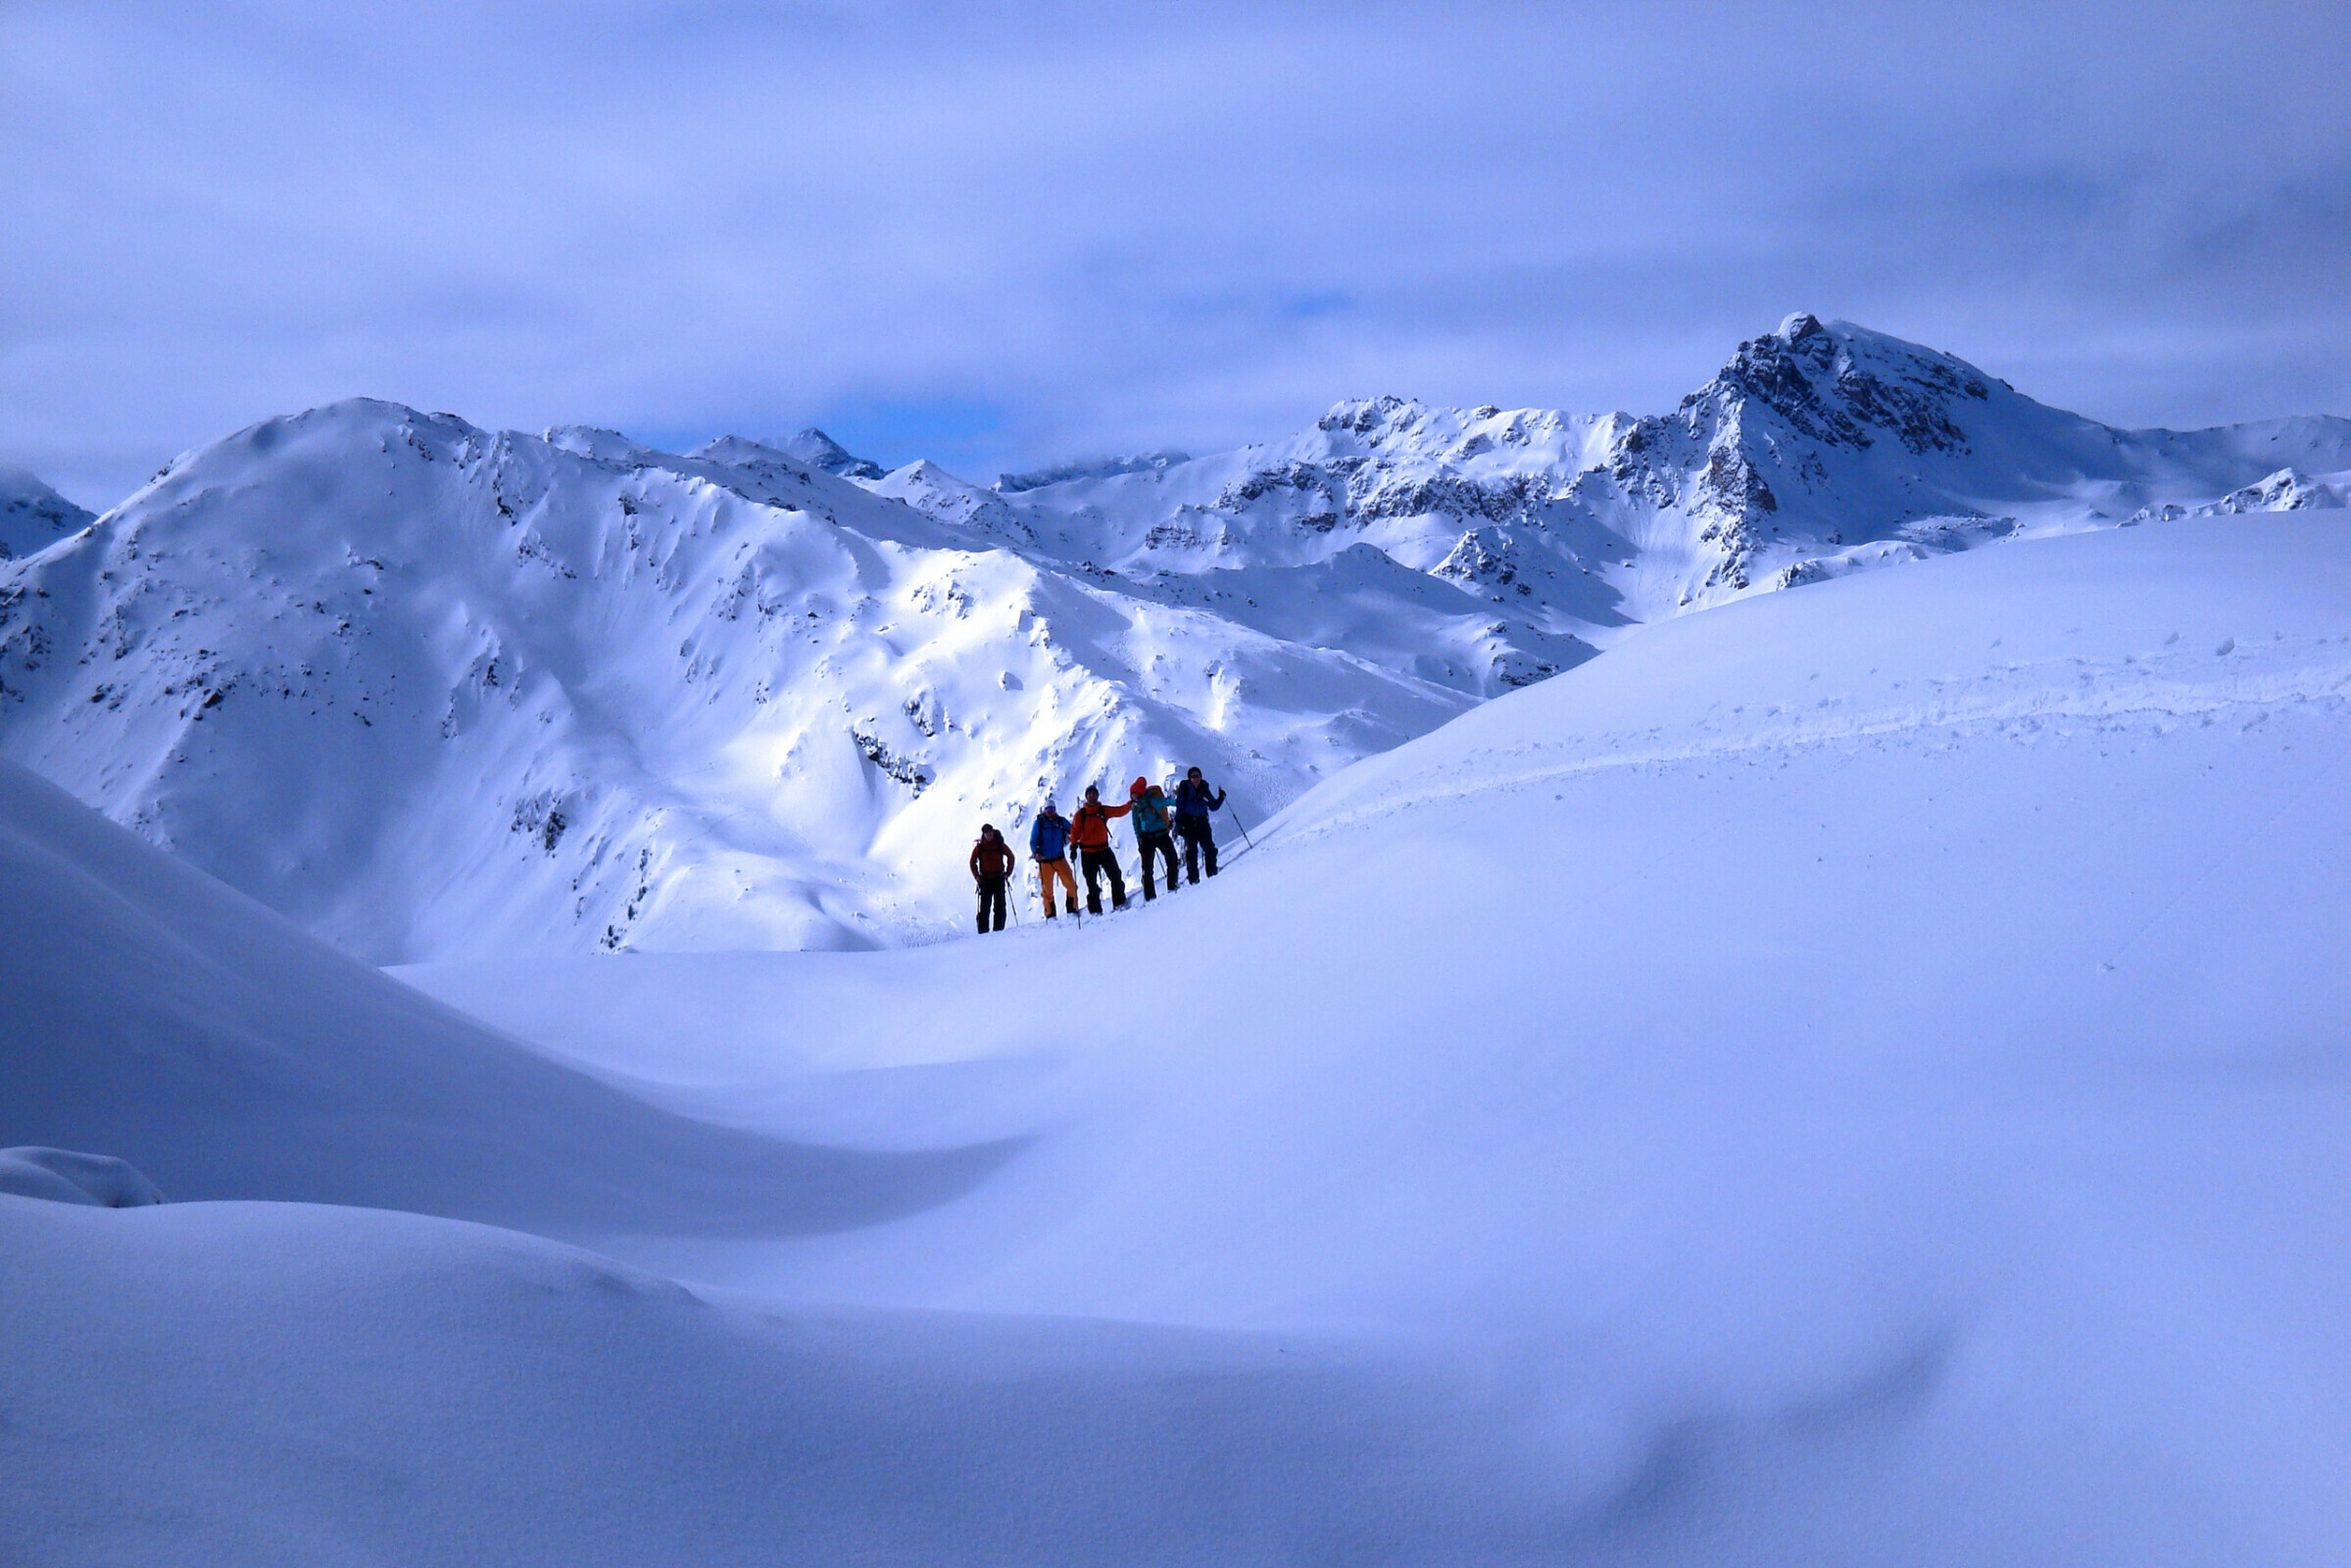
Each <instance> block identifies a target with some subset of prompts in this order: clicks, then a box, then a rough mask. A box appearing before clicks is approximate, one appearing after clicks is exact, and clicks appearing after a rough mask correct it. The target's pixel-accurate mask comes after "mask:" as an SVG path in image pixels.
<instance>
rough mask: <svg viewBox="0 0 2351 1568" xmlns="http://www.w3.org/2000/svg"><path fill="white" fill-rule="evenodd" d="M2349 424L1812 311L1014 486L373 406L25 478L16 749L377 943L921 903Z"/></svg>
mask: <svg viewBox="0 0 2351 1568" xmlns="http://www.w3.org/2000/svg"><path fill="white" fill-rule="evenodd" d="M2347 470H2351V421H2345V420H2341V419H2330V418H2308V419H2289V420H2280V421H2273V422H2271V423H2266V424H2259V425H2242V426H2234V427H2230V428H2229V429H2224V430H2213V431H2202V432H2194V433H2187V434H2180V433H2175V432H2169V431H2135V432H2133V431H2118V430H2112V429H2109V428H2107V427H2105V426H2102V425H2098V424H2095V423H2093V422H2091V421H2089V420H2086V419H2083V418H2081V417H2077V416H2073V415H2069V414H2063V413H2060V412H2058V411H2056V410H2052V409H2048V408H2045V407H2043V406H2041V405H2039V404H2037V403H2034V402H2033V401H2032V400H2031V399H2029V398H2026V397H2024V396H2022V395H2021V394H2019V393H2017V392H2015V391H2013V390H2012V389H2010V388H2009V387H2007V386H2006V385H2005V384H2004V383H2002V382H1999V381H1998V380H1996V379H1994V378H1992V377H1990V376H1988V375H1985V374H1984V373H1983V372H1981V371H1979V370H1977V369H1975V368H1972V367H1970V366H1967V365H1965V364H1964V363H1962V362H1960V361H1958V360H1955V359H1952V358H1950V357H1948V356H1946V355H1941V354H1937V353H1935V352H1933V351H1930V350H1926V349H1921V348H1917V347H1915V346H1912V345H1909V344H1905V343H1901V342H1898V341H1896V340H1894V339H1891V338H1887V337H1885V336H1883V335H1881V334H1878V333H1874V332H1869V331H1866V330H1864V329H1862V328H1858V327H1852V326H1847V325H1843V324H1824V323H1822V322H1820V321H1818V320H1816V319H1813V318H1811V317H1808V316H1797V317H1792V318H1790V319H1788V321H1787V322H1785V323H1783V325H1782V326H1781V328H1780V329H1779V330H1778V331H1777V332H1775V333H1772V334H1770V335H1768V336H1766V337H1763V338H1759V339H1756V340H1754V341H1752V342H1748V343H1743V344H1741V345H1739V349H1738V351H1737V352H1736V353H1735V354H1734V355H1733V356H1732V358H1731V360H1730V362H1729V363H1728V364H1727V365H1726V366H1725V367H1724V368H1723V370H1722V371H1721V372H1720V373H1719V374H1718V375H1716V376H1715V377H1714V378H1713V379H1712V380H1711V381H1709V382H1708V384H1707V385H1706V386H1705V387H1703V388H1701V389H1700V390H1699V391H1697V392H1696V393H1693V394H1692V395H1691V396H1690V398H1688V399H1686V400H1684V403H1683V405H1682V407H1681V408H1680V409H1679V410H1677V411H1676V412H1675V413H1674V414H1671V415H1667V416H1662V417H1646V418H1635V417H1630V416H1626V415H1607V416H1584V415H1568V414H1559V413H1547V412H1540V411H1517V412H1512V413H1505V412H1503V411H1501V410H1498V409H1494V408H1479V409H1470V410H1459V409H1436V408H1428V407H1424V406H1422V405H1420V404H1417V403H1410V402H1404V401H1400V400H1397V399H1394V398H1382V399H1378V400H1374V401H1363V402H1351V403H1344V404H1341V405H1340V406H1339V407H1337V408H1336V409H1334V410H1333V411H1332V412H1331V414H1330V415H1329V416H1327V417H1324V418H1323V419H1322V420H1320V421H1319V422H1318V423H1317V424H1316V425H1315V427H1314V428H1312V429H1311V430H1308V431H1305V432H1303V433H1301V434H1299V435H1298V436H1296V437H1294V438H1292V439H1291V440H1289V441H1286V442H1282V443H1278V444H1275V445H1271V446H1255V447H1249V448H1245V449H1242V450H1241V451H1238V452H1230V453H1224V454H1219V455H1212V456H1207V457H1200V458H1192V457H1187V456H1186V455H1185V454H1182V453H1177V452H1160V453H1152V454H1147V455H1143V456H1138V457H1131V458H1125V459H1121V460H1117V461H1113V462H1106V463H1101V464H1093V465H1072V466H1063V467H1059V468H1052V469H1045V470H1040V471H1037V472H1033V473H1027V474H1018V475H1006V476H1004V478H1003V479H1002V480H1001V481H1000V482H999V483H998V484H996V485H994V486H982V485H976V484H973V483H970V482H968V481H966V480H963V479H961V478H958V477H957V476H955V475H954V474H951V473H949V472H947V471H946V470H944V469H942V468H940V467H938V466H936V465H933V464H928V463H915V464H910V465H907V466H904V467H901V468H899V469H898V470H896V471H894V472H890V473H887V474H885V473H882V472H880V471H879V470H878V469H877V468H876V467H875V466H873V465H870V464H867V463H865V462H863V461H862V460H859V459H857V458H856V457H855V456H854V455H852V454H850V453H849V452H847V451H846V450H844V449H843V448H842V447H841V446H840V445H839V444H838V443H836V442H834V441H832V440H831V439H830V438H829V437H827V436H825V435H824V434H823V433H822V432H821V431H814V430H809V431H803V432H802V433H801V434H800V435H798V436H795V437H792V438H790V440H788V441H785V442H783V443H781V444H778V445H769V444H764V443H760V442H755V441H749V440H745V439H742V438H739V437H732V436H730V437H725V438H722V439H720V440H717V441H713V442H711V443H710V444H709V445H707V446H705V447H703V448H700V449H699V450H697V451H696V452H694V453H691V454H684V455H681V454H673V453H665V452H659V451H655V450H653V449H650V448H647V447H645V446H642V445H640V444H638V443H636V442H634V441H631V440H629V439H628V438H626V437H624V436H620V435H617V434H614V433H612V432H609V431H597V430H588V429H563V430H554V431H549V432H547V433H546V434H545V435H543V436H536V437H533V436H525V435H519V434H514V433H496V432H491V431H486V430H481V429H477V428H475V427H474V426H472V425H469V424H467V423H465V421H464V420H462V419H458V418H456V417H451V416H446V415H423V414H419V413H416V411H414V410H410V409H405V408H400V407H397V406H394V405H389V404H382V403H370V402H352V403H345V404H338V405H334V406H332V407H329V408H325V409H320V410H315V411H313V412H311V413H309V414H305V415H301V416H296V417H288V418H282V419H273V420H269V421H267V422H265V423H263V424H259V425H256V426H254V427H252V428H251V429H248V430H245V431H241V432H239V433H238V434H236V435H234V436H231V437H229V438H228V439H226V440H224V441H221V442H219V443H216V444H215V445H213V446H211V447H207V448H205V449H203V450H201V451H199V452H196V453H193V454H190V455H188V456H186V457H183V458H181V459H180V460H178V461H177V462H175V463H174V464H173V465H172V466H171V467H170V468H168V469H167V470H166V471H165V472H164V473H163V474H162V475H160V476H159V477H158V478H157V479H156V480H155V481H154V482H153V483H151V484H150V485H148V486H147V487H146V488H145V489H143V490H141V491H140V492H139V493H138V494H136V495H134V496H132V497H131V498H130V499H129V500H128V501H126V502H124V503H123V504H122V506H120V507H118V508H116V509H114V510H113V511H112V512H110V513H108V514H107V515H105V516H104V517H102V518H99V519H95V520H94V521H93V520H91V519H89V518H88V517H87V516H86V515H84V514H80V513H79V512H78V511H76V510H74V509H72V508H70V507H69V506H67V505H66V504H65V503H63V502H60V501H58V500H57V498H55V497H54V496H53V495H51V494H50V493H49V492H47V491H46V490H45V489H44V488H40V487H37V484H36V483H31V482H25V481H17V482H15V483H14V485H13V488H11V489H10V490H9V491H8V494H9V495H10V496H14V497H18V498H19V500H17V501H15V502H11V503H7V504H8V505H9V506H10V507H11V508H12V510H10V511H9V512H7V513H6V514H5V518H6V521H5V526H6V528H7V530H8V531H7V532H6V534H5V536H4V538H0V542H4V543H7V544H8V546H9V548H10V551H11V553H12V555H13V556H16V557H20V558H22V559H16V560H12V561H9V562H6V563H0V756H6V757H9V758H13V759H15V760H19V761H22V762H25V763H27V764H29V765H31V766H33V767H34V768H36V769H37V770H39V771H41V772H43V773H45V774H47V775H48V776H49V777H51V778H53V779H56V780H57V781H59V782H61V783H63V784H65V785H66V786H67V787H68V788H69V789H71V790H72V791H73V793H74V794H76V795H77V796H79V797H80V798H81V799H83V800H84V801H87V802H90V803H91V804H93V805H96V806H98V807H99V808H101V809H103V810H105V811H106V812H107V813H108V814H110V815H111V816H113V817H114V818H115V819H116V820H118V821H121V822H123V823H126V824H129V825H131V826H133V827H135V828H136V829H137V830H138V831H140V832H141V833H143V834H145V835H146V836H147V837H148V838H149V839H150V840H151V841H153V842H155V843H157V844H160V845H163V846H166V847H169V848H171V849H172V850H174V851H175V852H176V853H178V854H180V855H181V856H183V857H185V858H188V859H190V860H192V861H194V862H195V863H196V864H198V865H201V866H203V867H204V868H206V869H207V870H209V871H212V872H213V873H215V874H217V875H219V876H220V877H221V878H223V879H224V880H226V881H228V882H229V883H230V884H232V885H233V886H236V887H238V888H240V889H242V890H244V891H245V892H247V893H249V894H251V895H253V896H254V897H257V898H259V899H261V900H263V901H264V902H265V903H267V904H269V905H270V906H271V907H275V908H277V909H279V910H280V911H282V912H284V913H286V914H288V915H290V916H292V917H293V918H295V919H296V920H298V921H299V922H301V923H302V924H304V925H305V926H306V927H307V928H309V929H311V930H313V931H315V932H318V933H320V934H322V935H325V936H327V937H328V938H329V939H331V940H333V941H335V942H337V943H338V944H341V945H342V946H344V947H345V948H346V949H347V950H349V951H351V952H353V953H356V954H359V955H361V956H367V957H369V958H372V959H376V960H379V961H393V960H416V959H426V958H440V957H454V956H463V955H465V954H468V953H475V952H493V951H495V952H505V953H511V952H517V951H538V952H569V951H578V950H582V949H586V948H592V947H597V946H604V947H632V946H633V947H639V948H681V947H704V948H718V947H768V946H782V947H829V946H861V945H869V944H876V943H878V944H885V945H888V944H897V943H903V942H906V941H910V940H919V939H922V938H924V937H926V936H930V935H934V934H939V933H944V932H947V931H950V930H953V929H955V926H956V925H957V924H959V922H960V920H961V918H962V917H963V916H962V910H961V905H962V901H963V898H964V897H965V889H966V886H967V884H966V880H965V877H964V874H963V871H962V868H961V859H962V854H963V851H964V849H965V847H966V846H967V845H968V844H969V842H970V840H971V837H972V833H973V831H974V829H975V828H976V825H977V823H978V821H979V820H980V819H981V818H982V817H987V818H990V819H993V820H995V821H996V822H998V824H999V825H1000V826H1004V827H1008V828H1010V829H1011V830H1012V831H1013V833H1014V835H1015V837H1017V836H1018V834H1019V832H1020V830H1021V829H1022V827H1023V826H1024V824H1025V823H1026V821H1027V819H1028V816H1029V813H1030V811H1031V810H1032V809H1033V807H1034V803H1035V801H1036V800H1037V798H1038V797H1039V796H1040V795H1041V794H1042V793H1043V792H1045V791H1047V790H1050V789H1057V790H1059V791H1060V792H1061V793H1062V794H1063V795H1064V796H1065V797H1069V796H1073V795H1074V794H1075V792H1076V790H1077V788H1078V787H1079V786H1081V785H1083V784H1084V783H1087V782H1102V783H1108V784H1116V783H1117V782H1119V781H1123V780H1124V779H1126V778H1129V777H1131V776H1133V775H1134V774H1136V773H1139V772H1140V773H1149V774H1151V775H1152V776H1154V777H1156V776H1160V775H1162V774H1164V773H1166V772H1168V771H1169V770H1171V769H1173V768H1177V767H1181V766H1184V765H1187V764H1192V763H1199V764H1200V765H1201V766H1203V767H1204V768H1206V769H1207V771H1208V772H1209V774H1210V775H1211V777H1213V778H1216V779H1217V780H1219V781H1220V782H1224V783H1227V784H1229V785H1230V786H1231V788H1232V790H1233V793H1234V798H1235V804H1236V807H1237V808H1238V809H1239V810H1240V811H1241V812H1242V814H1243V815H1244V817H1245V818H1253V817H1254V816H1257V815H1260V814H1262V813H1265V812H1268V811H1270V810H1272V809H1277V808H1279V807H1281V806H1283V805H1285V804H1287V803H1288V802H1289V801H1291V800H1293V799H1294V798H1296V797H1297V796H1298V794H1299V793H1301V792H1302V791H1304V790H1305V789H1307V788H1309V787H1310V786H1311V785H1313V784H1314V783H1315V782H1316V781H1317V780H1319V779H1321V778H1323V777H1326V776H1328V775H1330V774H1331V773H1333V772H1335V771H1337V770H1338V769H1339V768H1342V767H1344V766H1346V765H1347V763H1349V762H1352V761H1354V760H1357V759H1360V758H1362V757H1365V756H1368V755H1371V754H1374V753H1377V752H1381V751H1384V750H1386V749H1388V748H1390V747H1393V746H1395V745H1396V744H1397V743H1399V742H1401V741H1404V740H1407V739H1409V738H1411V737H1413V736H1416V735H1419V734H1422V733H1425V732H1427V731H1428V730H1430V729H1432V728H1434V727H1436V726H1437V725H1438V724H1440V723H1442V722H1444V721H1445V720H1446V719H1448V718H1450V717H1451V716H1453V715H1454V714H1456V713H1458V712H1460V711H1464V710H1465V709H1466V708H1468V707H1470V706H1473V705H1475V704H1477V703H1479V702H1481V701H1484V700H1486V699H1489V698H1491V697H1494V696H1495V695H1497V694H1499V693H1502V692H1505V691H1508V690H1510V689H1512V688H1513V687H1517V686H1522V685H1525V684H1528V683H1530V682H1533V681H1536V680H1540V679H1542V678H1543V677H1545V676H1547V675H1549V674H1552V673H1554V672H1556V671H1558V670H1561V669H1565V668H1569V667H1572V666H1574V665H1575V664H1577V663H1579V662H1583V661H1584V660H1586V659H1589V658H1590V657H1592V653H1593V652H1594V650H1595V649H1597V648H1600V647H1603V646H1607V645H1610V644H1612V643H1614V642H1616V641H1618V640H1620V639H1622V638H1623V637H1624V636H1625V635H1626V634H1627V633H1628V632H1630V631H1632V630H1633V629H1635V628H1637V627H1638V626H1639V625H1641V623H1644V622H1648V621H1653V620H1657V619H1660V618H1663V617H1667V616H1671V615H1674V614H1678V613H1682V612H1684V611H1686V610H1689V609H1692V608H1697V607H1700V606H1704V605H1708V604H1712V603H1716V602H1719V601H1722V600H1725V599H1728V598H1735V597H1738V596H1739V595H1742V594H1746V593H1752V592H1759V591H1763V590H1765V589H1769V588H1774V587H1785V586H1792V585H1795V584H1800V583H1804V582H1809V581H1814V580H1818V579H1822V578H1827V577H1833V576H1839V575H1843V574H1845V573H1847V572H1850V571H1853V570H1856V569H1860V568H1863V567H1867V566H1874V565H1879V564H1888V563H1894V562H1901V561H1910V560H1916V559H1920V558H1922V557H1925V556H1929V555H1935V554H1939V553H1944V552H1947V551H1950V550H1953V549H1963V548H1968V547H1971V546H1974V545H1978V544H1982V543H1984V542H1987V541H1992V540H2000V539H2013V538H2020V537H2025V536H2029V535H2033V534H2036V533H2047V532H2061V531H2070V530H2075V529H2080V528H2085V527H2098V526H2110V525H2121V524H2127V523H2130V522H2133V521H2144V520H2147V519H2150V518H2156V517H2165V516H2176V515H2185V514H2187V513H2189V512H2196V511H2226V512H2241V511H2245V510H2276V509H2281V508H2290V507H2294V506H2299V505H2305V504H2311V503H2314V502H2316V503H2324V502H2327V501H2328V500H2331V499H2334V498H2339V496H2340V495H2341V494H2342V492H2343V485H2344V482H2345V479H2346V477H2351V472H2347ZM44 497H45V498H46V499H43V498H44Z"/></svg>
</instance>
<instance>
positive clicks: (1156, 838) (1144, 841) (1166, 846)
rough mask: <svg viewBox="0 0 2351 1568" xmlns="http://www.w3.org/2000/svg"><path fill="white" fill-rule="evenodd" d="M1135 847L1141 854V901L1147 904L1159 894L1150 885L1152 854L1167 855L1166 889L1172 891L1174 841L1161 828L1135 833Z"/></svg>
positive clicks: (1173, 881) (1174, 865) (1174, 876)
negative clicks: (1155, 830)
mask: <svg viewBox="0 0 2351 1568" xmlns="http://www.w3.org/2000/svg"><path fill="white" fill-rule="evenodd" d="M1135 848H1136V849H1137V850H1139V851H1141V852H1142V855H1143V902H1144V903H1146V904H1149V903H1151V900H1153V899H1155V898H1157V897H1158V896H1159V892H1158V889H1156V888H1154V887H1152V886H1151V858H1152V857H1153V856H1158V855H1164V856H1166V857H1167V891H1168V892H1170V893H1173V892H1174V891H1175V886H1176V879H1175V878H1176V858H1175V841H1174V840H1172V839H1170V838H1169V837H1168V836H1167V829H1165V828H1161V829H1159V831H1158V832H1156V833H1138V834H1136V835H1135Z"/></svg>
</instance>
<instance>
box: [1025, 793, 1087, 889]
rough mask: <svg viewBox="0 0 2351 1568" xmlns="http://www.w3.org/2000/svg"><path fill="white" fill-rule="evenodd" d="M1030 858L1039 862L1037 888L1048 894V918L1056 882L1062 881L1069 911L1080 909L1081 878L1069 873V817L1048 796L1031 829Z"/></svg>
mask: <svg viewBox="0 0 2351 1568" xmlns="http://www.w3.org/2000/svg"><path fill="white" fill-rule="evenodd" d="M1029 858H1031V859H1033V860H1035V861H1036V862H1037V887H1038V890H1039V891H1040V892H1042V893H1043V894H1044V895H1045V917H1046V918H1047V919H1048V920H1050V919H1052V918H1053V884H1054V883H1055V882H1058V883H1060V884H1061V886H1062V889H1063V890H1064V892H1065V894H1066V896H1067V902H1068V905H1069V912H1070V913H1071V914H1073V915H1074V914H1076V913H1077V912H1078V879H1077V878H1076V877H1074V876H1072V875H1070V872H1069V818H1068V817H1066V816H1063V815H1062V814H1061V812H1060V810H1059V809H1057V808H1056V807H1055V806H1054V805H1053V798H1052V797H1051V796H1048V797H1046V801H1045V809H1044V810H1042V811H1040V812H1039V813H1037V821H1036V825H1035V826H1033V827H1031V828H1030V829H1029Z"/></svg>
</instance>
